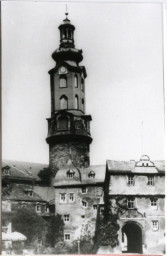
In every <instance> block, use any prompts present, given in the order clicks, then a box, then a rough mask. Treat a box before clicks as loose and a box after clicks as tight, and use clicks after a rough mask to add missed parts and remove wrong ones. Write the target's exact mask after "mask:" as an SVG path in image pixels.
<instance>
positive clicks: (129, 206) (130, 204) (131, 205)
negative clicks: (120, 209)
mask: <svg viewBox="0 0 167 256" xmlns="http://www.w3.org/2000/svg"><path fill="white" fill-rule="evenodd" d="M134 201H135V200H134V199H133V198H130V199H128V200H127V207H128V209H134Z"/></svg>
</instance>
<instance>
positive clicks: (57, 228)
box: [46, 214, 64, 247]
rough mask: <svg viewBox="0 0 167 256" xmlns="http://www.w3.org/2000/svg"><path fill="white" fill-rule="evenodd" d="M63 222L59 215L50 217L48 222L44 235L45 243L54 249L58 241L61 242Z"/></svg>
mask: <svg viewBox="0 0 167 256" xmlns="http://www.w3.org/2000/svg"><path fill="white" fill-rule="evenodd" d="M63 229H64V222H63V220H62V217H61V215H59V214H57V215H56V216H51V217H50V219H49V220H48V231H47V234H46V243H48V244H49V245H50V246H52V247H54V246H55V244H57V243H58V242H60V241H63Z"/></svg>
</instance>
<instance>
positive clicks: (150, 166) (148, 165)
mask: <svg viewBox="0 0 167 256" xmlns="http://www.w3.org/2000/svg"><path fill="white" fill-rule="evenodd" d="M107 169H108V171H109V172H112V173H120V172H121V173H134V174H135V173H146V174H149V173H153V174H154V173H155V174H156V173H164V172H165V161H164V160H159V161H150V159H149V158H146V157H145V158H143V157H141V159H140V160H139V161H134V160H131V161H114V160H107Z"/></svg>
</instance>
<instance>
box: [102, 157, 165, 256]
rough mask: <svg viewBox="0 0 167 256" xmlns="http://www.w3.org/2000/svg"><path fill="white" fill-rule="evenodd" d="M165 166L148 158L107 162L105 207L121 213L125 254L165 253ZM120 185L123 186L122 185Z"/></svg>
mask: <svg viewBox="0 0 167 256" xmlns="http://www.w3.org/2000/svg"><path fill="white" fill-rule="evenodd" d="M164 171H165V166H164V161H154V162H153V161H151V160H150V158H149V157H148V156H146V155H144V156H142V157H141V158H140V160H139V161H107V168H106V180H105V183H107V184H108V185H107V189H106V190H105V198H106V201H105V204H110V205H111V208H112V210H113V211H118V210H120V209H122V210H120V213H119V221H118V222H119V225H120V230H119V241H120V245H121V250H122V252H123V253H124V252H125V253H131V252H136V253H144V254H149V253H154V254H155V253H165V229H164V227H165V177H164V176H165V173H164ZM118 184H119V186H118Z"/></svg>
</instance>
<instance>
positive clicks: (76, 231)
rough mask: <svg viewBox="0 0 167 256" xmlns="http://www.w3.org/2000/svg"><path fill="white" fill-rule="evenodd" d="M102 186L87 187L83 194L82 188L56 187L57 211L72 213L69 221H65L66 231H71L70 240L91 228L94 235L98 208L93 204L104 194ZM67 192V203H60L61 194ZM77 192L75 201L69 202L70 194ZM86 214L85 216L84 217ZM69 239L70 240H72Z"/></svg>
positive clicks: (59, 212)
mask: <svg viewBox="0 0 167 256" xmlns="http://www.w3.org/2000/svg"><path fill="white" fill-rule="evenodd" d="M102 192H103V189H102V187H98V186H96V187H93V186H92V187H91V186H90V187H87V193H86V194H82V192H81V188H56V189H55V207H56V209H55V211H56V213H58V214H61V215H62V216H64V215H65V214H69V215H70V219H69V222H65V226H64V233H69V234H70V236H71V239H70V241H73V240H76V239H78V238H80V237H81V236H82V235H83V232H84V231H86V229H85V228H86V225H87V229H90V233H91V237H93V236H94V231H95V224H96V216H97V209H94V208H93V205H97V204H98V203H99V198H100V196H101V195H102ZM61 193H65V194H66V198H67V200H66V203H60V194H61ZM70 193H74V194H75V201H74V202H72V203H70V202H69V194H70ZM82 201H84V202H86V203H87V206H86V207H83V206H82ZM83 216H84V218H83ZM70 241H69V242H70Z"/></svg>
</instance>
